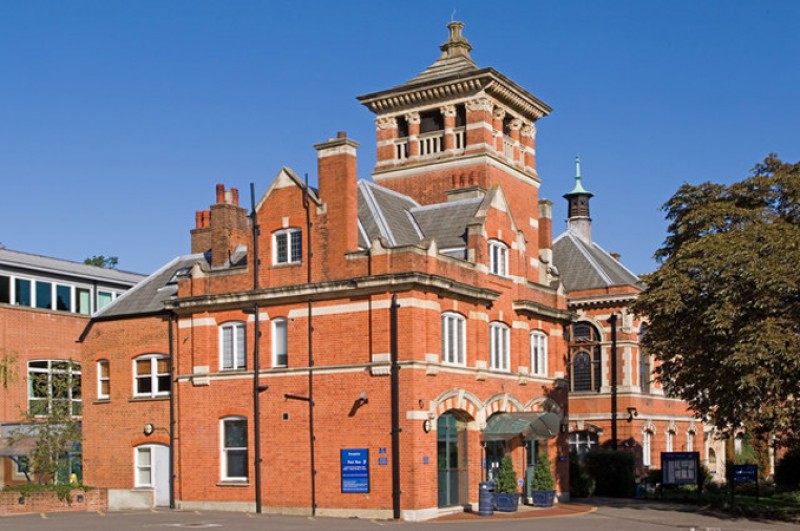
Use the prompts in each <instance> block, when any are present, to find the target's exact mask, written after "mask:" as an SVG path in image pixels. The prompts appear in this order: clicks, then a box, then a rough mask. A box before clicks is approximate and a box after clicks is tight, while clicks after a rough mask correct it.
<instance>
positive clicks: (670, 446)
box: [667, 428, 675, 452]
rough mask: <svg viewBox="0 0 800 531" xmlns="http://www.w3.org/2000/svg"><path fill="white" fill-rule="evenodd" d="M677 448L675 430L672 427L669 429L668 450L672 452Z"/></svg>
mask: <svg viewBox="0 0 800 531" xmlns="http://www.w3.org/2000/svg"><path fill="white" fill-rule="evenodd" d="M674 448H675V430H674V429H673V428H670V429H668V430H667V451H668V452H672V451H674Z"/></svg>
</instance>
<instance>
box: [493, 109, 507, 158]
mask: <svg viewBox="0 0 800 531" xmlns="http://www.w3.org/2000/svg"><path fill="white" fill-rule="evenodd" d="M505 117H506V111H505V109H501V108H499V107H495V109H494V110H493V111H492V131H493V132H494V150H495V151H496V152H498V153H502V152H503V118H505Z"/></svg>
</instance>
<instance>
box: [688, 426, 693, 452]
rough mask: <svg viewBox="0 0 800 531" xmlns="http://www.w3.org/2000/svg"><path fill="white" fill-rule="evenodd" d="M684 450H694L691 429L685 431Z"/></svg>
mask: <svg viewBox="0 0 800 531" xmlns="http://www.w3.org/2000/svg"><path fill="white" fill-rule="evenodd" d="M686 451H687V452H693V451H694V432H693V431H692V430H689V431H687V432H686Z"/></svg>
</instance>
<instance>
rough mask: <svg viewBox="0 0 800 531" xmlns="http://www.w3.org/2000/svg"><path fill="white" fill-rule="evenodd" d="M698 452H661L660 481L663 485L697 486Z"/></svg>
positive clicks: (698, 470)
mask: <svg viewBox="0 0 800 531" xmlns="http://www.w3.org/2000/svg"><path fill="white" fill-rule="evenodd" d="M699 472H700V453H699V452H661V481H662V483H663V484H664V485H691V484H697V482H698V480H699V477H700V475H699Z"/></svg>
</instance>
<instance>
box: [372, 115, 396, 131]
mask: <svg viewBox="0 0 800 531" xmlns="http://www.w3.org/2000/svg"><path fill="white" fill-rule="evenodd" d="M375 126H376V127H377V128H378V129H395V128H397V118H395V117H394V116H381V117H380V118H376V119H375Z"/></svg>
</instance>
